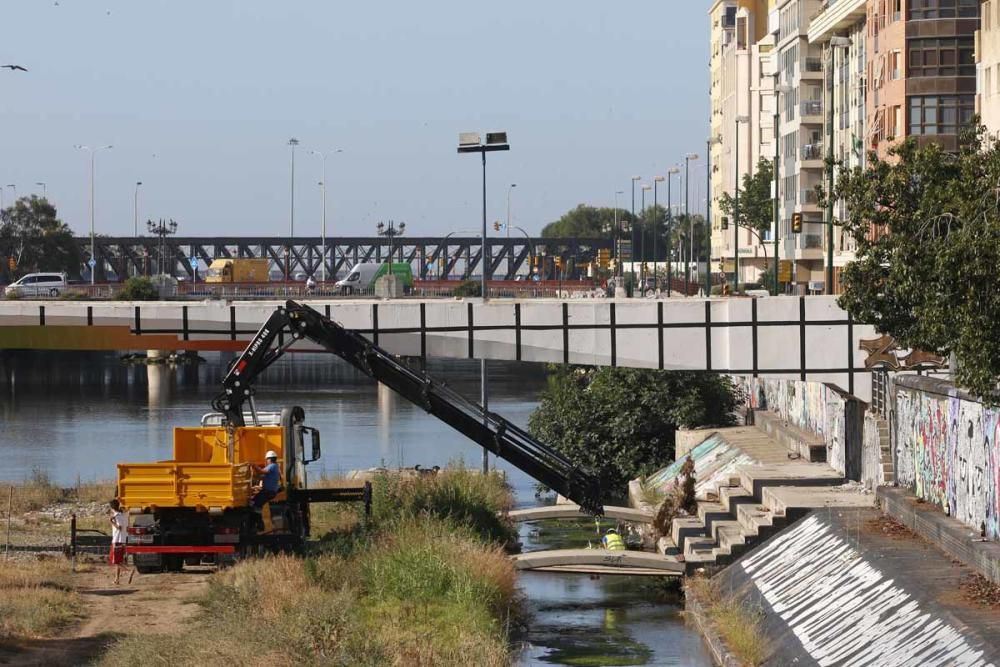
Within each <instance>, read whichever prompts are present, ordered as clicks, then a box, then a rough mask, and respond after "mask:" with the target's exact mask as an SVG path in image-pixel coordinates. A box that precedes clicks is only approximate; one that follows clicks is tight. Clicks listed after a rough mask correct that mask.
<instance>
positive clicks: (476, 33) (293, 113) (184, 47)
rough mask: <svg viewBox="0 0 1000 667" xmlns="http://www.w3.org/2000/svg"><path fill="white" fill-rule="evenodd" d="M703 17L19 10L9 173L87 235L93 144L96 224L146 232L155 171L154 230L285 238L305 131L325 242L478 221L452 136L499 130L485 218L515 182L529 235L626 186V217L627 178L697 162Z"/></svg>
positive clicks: (0, 108)
mask: <svg viewBox="0 0 1000 667" xmlns="http://www.w3.org/2000/svg"><path fill="white" fill-rule="evenodd" d="M707 7H708V3H707V2H705V1H697V2H695V1H691V0H631V1H624V2H611V1H609V0H605V1H603V2H598V1H596V0H508V1H507V2H503V3H485V2H467V1H466V2H458V1H452V0H442V1H434V2H405V1H403V0H395V1H392V2H388V1H382V2H378V1H372V0H369V1H367V2H364V1H358V0H356V1H355V2H350V3H348V2H342V1H331V0H326V1H321V0H283V1H276V0H270V1H264V0H228V1H227V0H3V7H2V9H0V15H2V19H3V21H2V25H3V26H4V30H3V32H4V39H3V40H2V41H0V64H19V65H23V66H24V67H26V68H28V70H29V71H28V72H20V71H10V70H6V69H2V70H0V185H3V186H6V185H7V184H15V185H16V194H17V195H18V196H20V195H24V194H28V193H31V192H35V193H40V192H41V190H42V187H41V186H38V185H35V184H36V183H37V182H44V183H45V184H46V190H47V193H48V196H49V198H50V200H51V201H52V202H53V203H54V204H55V205H56V207H57V208H58V210H59V213H60V217H61V218H62V220H63V221H64V222H66V223H68V224H69V225H70V226H71V227H72V228H73V230H74V231H75V232H77V233H80V234H85V233H87V232H88V231H89V226H90V214H89V184H90V180H89V174H90V158H89V156H88V154H86V153H85V152H84V151H81V150H77V149H75V148H74V145H76V144H84V145H89V146H103V145H109V144H110V145H113V146H114V148H112V149H111V150H106V151H101V152H99V153H98V154H97V157H96V165H97V169H96V173H97V177H96V199H95V202H96V206H95V208H96V216H95V218H96V223H95V226H96V229H97V232H98V233H103V234H108V235H113V236H117V235H130V234H131V233H132V229H133V222H134V209H133V205H134V202H133V198H134V192H135V189H136V186H135V183H136V181H142V183H143V185H142V186H141V187H140V188H139V198H138V199H139V201H138V204H139V205H138V210H139V221H140V230H141V228H142V226H143V221H145V220H146V219H150V218H151V219H154V220H155V219H159V218H170V219H174V220H176V221H177V223H178V225H179V229H178V233H179V235H184V236H229V235H268V236H278V235H285V234H287V233H288V231H289V226H290V200H291V174H290V171H291V169H290V167H291V164H290V162H291V149H290V147H289V146H288V140H289V138H291V137H295V138H297V139H298V140H299V141H300V142H301V143H300V145H299V147H298V148H297V149H296V158H295V163H296V164H295V233H296V235H299V236H301V235H313V236H319V233H320V227H321V219H322V218H321V212H322V205H321V202H322V199H321V190H320V187H319V185H318V183H319V181H321V180H322V169H321V161H320V158H319V157H318V156H315V155H312V154H309V153H308V151H309V150H319V151H324V152H327V153H329V156H328V157H327V160H326V163H327V177H326V183H327V224H328V227H327V233H328V235H330V236H340V235H343V236H362V235H372V234H374V230H375V225H376V223H377V222H378V221H380V220H385V221H388V220H390V219H391V220H395V221H397V222H399V221H405V222H406V226H407V234H408V235H421V236H423V235H428V236H434V235H443V234H446V233H449V232H462V231H473V230H477V229H479V227H480V226H481V224H482V223H481V220H482V213H481V211H482V209H481V207H482V200H481V196H482V194H481V187H482V180H481V179H482V172H481V166H480V162H479V156H478V155H458V154H457V152H456V146H457V143H458V133H459V132H463V131H478V132H482V133H485V132H486V131H491V130H506V131H507V132H508V136H509V140H510V144H511V150H510V152H508V153H494V154H492V155H490V156H489V158H488V162H487V181H488V188H489V194H488V197H489V202H488V219H489V220H490V222H491V223H492V221H494V220H500V221H504V220H506V215H507V194H508V192H510V195H511V197H510V199H511V217H512V224H514V225H518V226H521V227H523V228H524V229H525V230H527V231H528V233H531V234H535V233H538V232H539V231H540V230H541V228H542V227H543V226H544V225H545V224H547V223H549V222H552V221H553V220H556V219H558V217H559V216H560V215H561V214H562V213H564V212H565V211H567V210H568V209H570V208H573V207H574V206H576V205H577V204H580V203H586V204H591V205H599V206H611V205H613V203H614V197H615V191H616V190H622V191H624V192H625V194H624V195H623V196H621V197H620V199H619V203H620V205H621V206H622V207H623V208H628V207H629V205H630V203H631V202H630V178H631V177H632V176H633V175H641V176H643V177H645V178H647V179H648V178H650V177H651V176H652V175H654V174H663V173H665V172H666V170H667V169H668V168H669V167H670V166H672V165H674V164H676V163H678V162H682V161H683V156H684V155H685V153H691V152H696V153H699V154H703V153H704V148H705V137H706V136H707V133H708V131H707V125H708V17H707ZM336 150H341V151H342V152H340V153H336V152H334V151H336ZM693 164H695V168H694V170H693V172H692V177H691V195H690V197H691V207H692V209H695V208H696V206H695V203H696V202H700V201H701V200H702V199H703V198H704V196H705V195H704V188H703V183H704V176H703V173H704V171H703V170H704V162H702V161H699V162H697V163H693ZM699 166H700V169H701V171H700V172H699V171H698V167H699ZM695 173H701V174H702V176H700V177H695V176H694V174H695ZM511 183H516V184H517V187H516V188H515V189H514V190H513V191H510V189H509V185H510V184H511ZM679 188H680V184H679V182H677V181H675V187H674V194H675V197H676V196H677V193H678V191H679ZM696 188H697V190H696ZM14 192H15V191H14V190H13V189H11V188H9V187H4V203H5V204H9V203H10V201H11V198H12V195H13V194H14ZM636 196H637V202H638V198H639V194H638V191H637V195H636ZM660 196H661V197H662V198H664V199H665V197H666V195H665V193H664V192H662V190H661V193H660ZM647 203H648V202H647ZM661 203H662V200H661ZM636 206H637V207H638V206H639V204H638V203H637V204H636Z"/></svg>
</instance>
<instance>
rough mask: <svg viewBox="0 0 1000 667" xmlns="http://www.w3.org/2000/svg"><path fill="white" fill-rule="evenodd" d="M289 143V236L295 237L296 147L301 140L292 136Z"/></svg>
mask: <svg viewBox="0 0 1000 667" xmlns="http://www.w3.org/2000/svg"><path fill="white" fill-rule="evenodd" d="M288 145H289V146H290V147H291V149H292V196H291V202H290V207H291V208H290V211H289V214H288V236H290V237H292V238H294V237H295V147H296V146H298V145H299V140H298V139H296V138H295V137H292V138H291V139H289V140H288Z"/></svg>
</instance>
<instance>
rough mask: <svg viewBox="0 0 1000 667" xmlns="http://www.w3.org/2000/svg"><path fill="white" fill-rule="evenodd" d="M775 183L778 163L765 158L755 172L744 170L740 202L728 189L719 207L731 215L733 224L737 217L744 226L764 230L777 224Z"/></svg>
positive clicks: (730, 221)
mask: <svg viewBox="0 0 1000 667" xmlns="http://www.w3.org/2000/svg"><path fill="white" fill-rule="evenodd" d="M773 183H774V165H773V164H772V163H771V161H770V160H767V159H765V158H761V159H760V161H759V162H757V169H756V170H755V173H753V174H743V187H742V188H740V192H739V195H740V200H739V206H737V203H736V199H735V198H734V197H733V196H732V195H730V194H729V193H728V192H726V193H723V195H722V197H720V198H719V208H720V209H721V210H722V212H723V213H724V214H726V215H728V216H729V224H730V225H732V224H733V223H734V221H735V223H736V224H738V225H739V226H740V227H744V228H746V229H752V230H754V231H755V232H758V233H760V232H764V231H768V230H770V229H771V227H772V226H773V224H774V198H773V197H772V196H771V186H772V184H773Z"/></svg>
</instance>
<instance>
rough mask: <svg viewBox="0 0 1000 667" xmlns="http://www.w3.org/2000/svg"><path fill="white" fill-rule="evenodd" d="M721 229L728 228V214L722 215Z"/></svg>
mask: <svg viewBox="0 0 1000 667" xmlns="http://www.w3.org/2000/svg"><path fill="white" fill-rule="evenodd" d="M722 229H724V230H725V229H729V216H728V215H724V216H722Z"/></svg>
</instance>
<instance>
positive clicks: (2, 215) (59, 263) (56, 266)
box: [0, 195, 81, 281]
mask: <svg viewBox="0 0 1000 667" xmlns="http://www.w3.org/2000/svg"><path fill="white" fill-rule="evenodd" d="M0 252H2V253H3V256H4V258H10V257H13V258H14V260H15V261H16V262H17V271H16V274H17V275H23V274H25V273H31V272H33V271H60V272H63V271H64V272H66V273H68V274H69V275H70V276H74V277H78V276H79V274H80V261H81V260H80V249H79V247H78V246H77V245H76V242H75V241H74V240H73V233H72V231H70V228H69V227H68V226H67V225H66V224H64V223H63V222H62V221H61V220H59V218H58V217H57V215H56V208H55V206H53V205H52V204H50V203H49V200H48V199H45V198H39V197H37V196H35V195H31V196H30V197H21V198H20V199H18V200H17V201H16V202H15V203H14V205H13V206H9V207H7V208H5V209H4V210H2V211H0ZM2 270H3V272H4V275H5V277H6V278H7V280H8V281H10V280H13V279H14V278H16V275H14V274H15V272H12V271H11V270H10V267H9V265H8V263H7V261H4V262H3V269H2Z"/></svg>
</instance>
